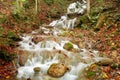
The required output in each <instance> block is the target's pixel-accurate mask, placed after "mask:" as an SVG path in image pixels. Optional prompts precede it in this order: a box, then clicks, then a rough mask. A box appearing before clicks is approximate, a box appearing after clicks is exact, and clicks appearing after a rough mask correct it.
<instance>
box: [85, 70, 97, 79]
mask: <svg viewBox="0 0 120 80" xmlns="http://www.w3.org/2000/svg"><path fill="white" fill-rule="evenodd" d="M95 75H96V72H94V71H91V70H89V71H87V75H86V77H88V78H89V77H93V76H95Z"/></svg>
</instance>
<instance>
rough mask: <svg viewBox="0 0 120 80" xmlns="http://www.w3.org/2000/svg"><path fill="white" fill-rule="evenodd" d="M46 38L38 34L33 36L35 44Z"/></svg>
mask: <svg viewBox="0 0 120 80" xmlns="http://www.w3.org/2000/svg"><path fill="white" fill-rule="evenodd" d="M43 40H44V39H43V38H42V37H38V36H35V37H33V38H32V42H34V43H35V44H37V43H38V42H40V41H43Z"/></svg>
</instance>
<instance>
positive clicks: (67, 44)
mask: <svg viewBox="0 0 120 80" xmlns="http://www.w3.org/2000/svg"><path fill="white" fill-rule="evenodd" d="M63 48H64V49H66V50H68V51H70V50H72V49H73V45H72V43H70V42H68V43H65V45H64V46H63Z"/></svg>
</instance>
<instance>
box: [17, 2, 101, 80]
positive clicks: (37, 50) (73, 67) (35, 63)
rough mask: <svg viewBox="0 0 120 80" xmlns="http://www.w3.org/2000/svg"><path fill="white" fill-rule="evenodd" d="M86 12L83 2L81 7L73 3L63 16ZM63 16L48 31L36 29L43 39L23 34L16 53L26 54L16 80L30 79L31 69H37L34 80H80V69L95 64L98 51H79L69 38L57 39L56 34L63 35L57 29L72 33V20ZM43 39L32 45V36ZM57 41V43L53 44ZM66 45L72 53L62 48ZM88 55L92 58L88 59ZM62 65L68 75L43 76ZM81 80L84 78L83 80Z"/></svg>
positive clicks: (31, 76)
mask: <svg viewBox="0 0 120 80" xmlns="http://www.w3.org/2000/svg"><path fill="white" fill-rule="evenodd" d="M85 10H86V1H84V0H83V3H80V2H78V1H77V2H74V3H71V4H70V5H69V6H68V8H67V14H71V13H77V14H83V13H84V12H85ZM67 14H66V15H63V16H61V19H59V20H55V21H53V22H51V23H50V24H49V25H48V26H52V30H50V29H49V28H45V27H44V26H43V27H42V26H40V29H41V30H42V31H43V33H44V34H46V35H37V33H39V31H38V32H37V31H33V32H32V33H31V34H24V35H22V36H21V38H22V39H23V40H22V41H21V42H19V44H20V47H19V49H20V50H25V51H28V52H30V53H29V55H28V58H27V60H26V62H25V64H24V66H20V67H19V68H18V74H17V78H18V80H27V79H28V78H31V79H32V80H35V79H34V78H33V76H34V71H33V69H34V68H35V67H40V73H39V75H38V78H37V79H38V80H80V79H82V78H83V73H84V69H85V68H86V67H88V66H90V65H91V64H93V63H95V62H97V61H99V60H101V59H102V57H99V53H98V51H95V50H91V51H90V50H89V49H80V48H79V47H78V46H77V45H76V44H73V43H72V42H70V40H69V38H65V37H64V38H61V37H59V34H61V33H63V30H61V28H67V29H69V28H71V29H74V24H75V21H76V17H75V18H73V19H68V17H67ZM36 35H37V36H39V37H43V38H44V40H42V41H39V42H38V43H36V44H35V43H34V42H33V41H32V39H33V37H34V36H36ZM54 38H55V39H57V40H54ZM67 42H70V43H71V44H72V45H73V48H74V49H76V50H77V51H76V52H72V51H68V50H66V49H64V48H63V46H64V44H65V43H67ZM91 55H92V56H91ZM60 62H61V63H64V64H66V65H68V66H69V67H70V71H69V72H67V73H66V74H65V75H64V76H62V77H60V78H53V77H51V76H49V75H48V74H47V70H48V68H49V67H50V65H52V64H53V63H60ZM83 79H84V78H83Z"/></svg>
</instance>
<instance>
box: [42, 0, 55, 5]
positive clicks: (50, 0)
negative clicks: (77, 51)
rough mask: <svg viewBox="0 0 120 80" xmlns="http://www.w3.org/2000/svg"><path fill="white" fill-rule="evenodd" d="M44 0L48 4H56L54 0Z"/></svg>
mask: <svg viewBox="0 0 120 80" xmlns="http://www.w3.org/2000/svg"><path fill="white" fill-rule="evenodd" d="M44 2H45V3H47V4H48V5H52V4H54V0H44Z"/></svg>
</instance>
